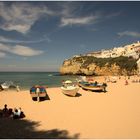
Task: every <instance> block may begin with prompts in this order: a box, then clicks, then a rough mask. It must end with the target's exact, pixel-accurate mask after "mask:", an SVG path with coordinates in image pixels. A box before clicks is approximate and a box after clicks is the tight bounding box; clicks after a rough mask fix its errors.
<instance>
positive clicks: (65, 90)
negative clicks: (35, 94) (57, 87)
mask: <svg viewBox="0 0 140 140" xmlns="http://www.w3.org/2000/svg"><path fill="white" fill-rule="evenodd" d="M61 90H62V93H63V94H66V95H69V96H73V97H74V96H76V94H77V92H78V90H79V88H78V87H76V88H74V89H68V88H64V87H61Z"/></svg>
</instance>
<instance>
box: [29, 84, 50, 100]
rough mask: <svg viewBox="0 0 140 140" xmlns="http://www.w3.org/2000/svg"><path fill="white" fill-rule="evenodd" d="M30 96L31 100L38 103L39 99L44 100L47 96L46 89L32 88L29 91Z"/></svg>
mask: <svg viewBox="0 0 140 140" xmlns="http://www.w3.org/2000/svg"><path fill="white" fill-rule="evenodd" d="M30 95H31V97H32V99H34V98H37V100H38V102H39V101H40V98H42V97H43V98H45V97H46V95H47V92H46V89H45V88H44V87H41V86H33V87H32V88H31V89H30Z"/></svg>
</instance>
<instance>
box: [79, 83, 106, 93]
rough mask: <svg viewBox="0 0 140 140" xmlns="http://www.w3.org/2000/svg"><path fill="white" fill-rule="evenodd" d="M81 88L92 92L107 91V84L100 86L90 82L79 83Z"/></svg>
mask: <svg viewBox="0 0 140 140" xmlns="http://www.w3.org/2000/svg"><path fill="white" fill-rule="evenodd" d="M78 85H79V87H81V88H82V89H84V90H90V91H104V92H105V91H106V86H107V84H106V83H103V84H99V83H89V82H79V84H78Z"/></svg>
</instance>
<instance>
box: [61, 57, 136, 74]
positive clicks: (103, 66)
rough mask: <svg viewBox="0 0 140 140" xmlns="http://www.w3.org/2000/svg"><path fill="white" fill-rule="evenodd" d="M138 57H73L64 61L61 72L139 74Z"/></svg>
mask: <svg viewBox="0 0 140 140" xmlns="http://www.w3.org/2000/svg"><path fill="white" fill-rule="evenodd" d="M136 61H137V60H136V59H133V58H128V57H123V56H121V57H117V58H96V57H93V56H81V57H73V58H70V59H68V60H65V61H64V62H63V65H62V66H61V68H60V73H61V74H79V75H133V74H137V63H136Z"/></svg>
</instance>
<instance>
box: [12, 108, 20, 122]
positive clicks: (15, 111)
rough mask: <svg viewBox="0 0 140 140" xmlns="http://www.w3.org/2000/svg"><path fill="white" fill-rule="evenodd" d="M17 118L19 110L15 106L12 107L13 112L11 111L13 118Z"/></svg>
mask: <svg viewBox="0 0 140 140" xmlns="http://www.w3.org/2000/svg"><path fill="white" fill-rule="evenodd" d="M18 118H19V112H18V110H17V109H16V108H15V109H14V113H13V119H18Z"/></svg>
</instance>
